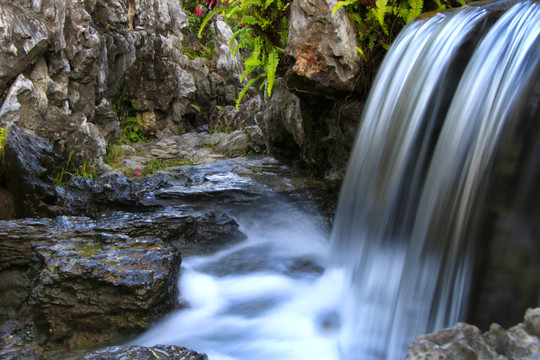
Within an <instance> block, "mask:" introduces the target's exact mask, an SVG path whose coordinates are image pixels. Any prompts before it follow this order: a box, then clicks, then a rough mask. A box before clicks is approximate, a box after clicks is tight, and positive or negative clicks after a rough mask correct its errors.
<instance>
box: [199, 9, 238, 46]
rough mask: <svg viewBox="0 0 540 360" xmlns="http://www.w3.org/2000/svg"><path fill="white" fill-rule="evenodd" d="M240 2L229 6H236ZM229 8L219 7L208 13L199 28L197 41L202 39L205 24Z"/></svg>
mask: <svg viewBox="0 0 540 360" xmlns="http://www.w3.org/2000/svg"><path fill="white" fill-rule="evenodd" d="M240 1H242V0H236V1H235V2H233V3H232V4H231V5H229V6H236V5H237V4H238V3H239V2H240ZM228 8H229V7H228V6H222V7H219V8H217V9H214V10H213V11H212V12H210V13H209V14H208V15H206V16H205V17H204V19H203V21H202V23H201V27H200V28H199V39H202V32H203V30H204V28H205V27H206V24H208V22H209V21H210V19H211V18H212V17H213V16H214V15H216V14H219V13H220V12H223V11H225V10H227V9H228Z"/></svg>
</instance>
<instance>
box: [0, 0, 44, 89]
mask: <svg viewBox="0 0 540 360" xmlns="http://www.w3.org/2000/svg"><path fill="white" fill-rule="evenodd" d="M48 45H49V38H48V33H47V28H46V26H45V23H44V21H43V19H42V18H40V17H39V16H37V14H35V13H34V12H33V11H32V10H31V9H26V8H21V7H18V6H15V5H13V4H12V3H8V2H7V1H2V9H1V10H0V99H2V98H3V96H2V95H3V93H4V91H6V89H7V88H8V87H9V86H10V84H11V82H12V81H13V80H14V79H15V78H16V77H17V76H19V74H20V73H22V72H23V70H26V69H27V68H29V67H30V66H31V65H32V64H33V63H34V62H35V61H36V60H37V58H38V57H40V56H41V55H43V53H44V52H45V50H46V48H47V46H48Z"/></svg>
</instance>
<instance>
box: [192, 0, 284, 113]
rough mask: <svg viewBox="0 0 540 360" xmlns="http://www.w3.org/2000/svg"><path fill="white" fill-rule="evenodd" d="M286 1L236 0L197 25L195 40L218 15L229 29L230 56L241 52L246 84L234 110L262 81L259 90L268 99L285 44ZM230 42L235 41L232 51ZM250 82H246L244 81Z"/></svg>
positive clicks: (243, 75) (242, 79)
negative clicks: (230, 31)
mask: <svg viewBox="0 0 540 360" xmlns="http://www.w3.org/2000/svg"><path fill="white" fill-rule="evenodd" d="M289 5H290V0H236V1H234V2H232V3H230V4H228V3H225V4H224V6H221V7H219V8H217V9H215V10H214V11H212V12H210V13H209V14H208V15H207V16H206V17H205V19H204V20H203V22H202V24H201V28H200V30H199V37H201V36H202V34H203V30H204V28H205V26H206V25H207V23H208V22H209V21H210V19H211V18H212V17H213V16H215V15H216V14H222V15H223V16H224V18H225V20H226V21H227V23H228V24H229V26H231V27H232V28H233V29H235V32H234V35H233V37H232V39H231V42H230V43H229V46H230V48H231V50H232V52H233V56H235V55H236V53H237V52H238V51H239V50H243V53H244V54H246V56H244V72H243V73H242V77H241V81H244V80H247V83H246V84H245V86H244V88H243V89H242V90H241V91H240V93H239V95H238V99H237V101H236V108H237V109H238V106H239V105H240V102H241V101H242V98H243V97H244V95H245V94H246V93H247V91H248V90H249V88H251V87H252V86H254V85H255V83H256V82H257V81H259V80H262V83H261V84H260V88H261V89H262V88H266V94H267V95H268V96H271V95H272V90H273V87H274V82H275V78H276V73H277V71H278V66H279V61H280V57H281V55H282V54H283V49H284V48H285V45H286V43H287V13H288V7H289ZM234 41H237V45H236V47H233V46H234ZM249 78H250V80H248V79H249Z"/></svg>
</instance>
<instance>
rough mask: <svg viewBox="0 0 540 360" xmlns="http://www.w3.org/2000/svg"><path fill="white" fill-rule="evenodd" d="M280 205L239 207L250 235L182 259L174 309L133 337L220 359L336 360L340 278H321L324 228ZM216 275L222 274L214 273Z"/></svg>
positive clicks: (325, 242)
mask: <svg viewBox="0 0 540 360" xmlns="http://www.w3.org/2000/svg"><path fill="white" fill-rule="evenodd" d="M272 201H273V203H272V205H271V206H272V207H273V208H274V209H276V210H278V211H272V212H266V211H264V210H263V211H262V212H261V211H260V209H257V210H258V212H257V213H256V215H258V216H254V212H253V209H244V210H241V211H240V212H239V213H238V214H237V215H236V216H235V218H236V220H237V221H238V223H239V224H240V230H241V231H242V232H243V233H245V234H246V235H247V236H248V239H247V240H246V241H245V242H243V243H241V244H239V245H237V246H234V247H232V248H230V249H227V250H225V251H222V252H219V253H217V254H215V255H212V256H209V257H193V258H188V259H185V260H184V261H183V264H182V272H181V281H180V292H181V295H182V297H181V299H182V300H183V301H185V302H187V303H188V304H189V308H187V309H183V310H178V311H175V312H174V313H172V314H170V315H168V316H167V317H166V318H165V319H164V320H162V321H161V322H160V323H158V324H156V325H155V326H153V327H152V328H151V329H150V330H149V331H147V332H146V333H144V334H143V335H142V336H141V337H139V338H137V339H135V340H134V341H133V342H132V343H133V344H138V345H146V346H150V345H156V344H174V345H181V346H185V347H188V348H191V349H194V350H197V351H200V352H204V353H206V354H207V355H208V356H209V358H210V359H211V360H223V359H245V360H247V359H250V360H252V359H261V360H265V359H268V360H270V359H297V360H302V359H306V360H308V359H310V360H312V359H328V360H332V359H335V360H337V359H339V353H338V349H337V335H338V332H337V328H338V320H337V318H336V315H335V309H336V308H337V307H338V306H339V302H340V299H339V295H340V293H341V292H340V291H339V288H340V286H341V285H340V283H341V281H342V280H341V276H340V274H339V273H337V272H336V273H334V274H326V275H325V276H324V277H321V276H320V273H321V271H322V265H323V263H324V259H325V257H326V254H327V253H328V251H329V246H330V244H329V241H328V237H329V234H328V231H327V229H324V228H322V227H321V226H320V223H321V221H320V218H318V217H317V218H312V217H310V216H308V215H306V214H305V213H302V212H301V211H299V210H297V209H295V208H293V207H291V206H290V205H289V204H287V203H284V202H281V201H279V200H276V199H273V200H272ZM217 274H219V275H217Z"/></svg>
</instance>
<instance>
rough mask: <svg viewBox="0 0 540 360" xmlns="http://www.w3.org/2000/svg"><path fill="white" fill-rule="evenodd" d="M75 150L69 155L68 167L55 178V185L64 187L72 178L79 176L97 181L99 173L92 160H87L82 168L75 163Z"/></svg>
mask: <svg viewBox="0 0 540 360" xmlns="http://www.w3.org/2000/svg"><path fill="white" fill-rule="evenodd" d="M73 153H74V150H71V152H70V153H69V155H68V159H67V163H66V166H64V167H63V168H62V169H61V170H60V171H59V172H58V173H57V174H56V176H55V177H54V178H53V182H54V184H55V185H58V186H63V185H64V184H65V183H66V182H67V181H68V180H69V179H70V178H71V177H72V176H79V177H83V178H85V179H95V178H96V177H97V176H98V172H97V169H96V167H95V166H94V163H93V161H92V160H89V159H85V160H84V161H83V163H82V164H81V165H80V166H76V165H75V163H74V162H73Z"/></svg>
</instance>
